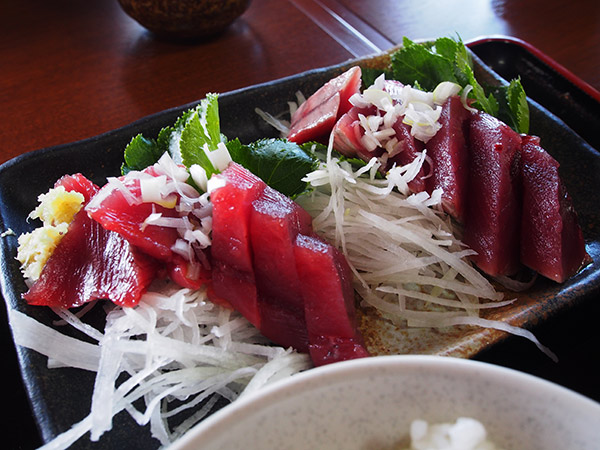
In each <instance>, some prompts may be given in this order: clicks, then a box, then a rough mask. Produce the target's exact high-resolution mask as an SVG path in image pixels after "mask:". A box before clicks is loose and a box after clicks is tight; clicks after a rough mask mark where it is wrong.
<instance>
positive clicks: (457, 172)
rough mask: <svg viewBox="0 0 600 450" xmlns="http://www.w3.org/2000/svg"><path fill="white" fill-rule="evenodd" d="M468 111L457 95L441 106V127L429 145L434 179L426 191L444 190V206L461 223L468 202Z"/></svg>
mask: <svg viewBox="0 0 600 450" xmlns="http://www.w3.org/2000/svg"><path fill="white" fill-rule="evenodd" d="M471 114H472V113H471V112H470V111H469V110H467V109H466V108H465V107H464V106H463V104H462V101H461V99H460V97H458V96H452V97H450V98H448V100H446V102H445V103H444V105H443V106H442V113H441V116H440V118H439V123H440V124H441V126H442V127H441V128H440V129H439V130H438V132H437V133H436V134H435V135H434V136H433V137H432V138H431V139H430V140H429V142H427V154H428V155H429V157H430V161H431V166H432V167H431V177H429V178H428V179H427V191H428V192H429V193H431V192H432V191H433V190H434V189H438V188H440V189H442V191H443V194H442V207H443V208H444V211H446V212H447V213H448V214H450V215H451V216H452V217H454V219H456V220H457V221H458V222H459V223H463V222H464V216H465V209H466V200H467V174H468V170H469V149H468V147H467V142H468V140H467V139H468V133H469V119H470V117H471Z"/></svg>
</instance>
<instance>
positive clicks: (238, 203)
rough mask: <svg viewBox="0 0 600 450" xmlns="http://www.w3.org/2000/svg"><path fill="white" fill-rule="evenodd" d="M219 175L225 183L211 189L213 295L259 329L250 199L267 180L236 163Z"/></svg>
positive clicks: (254, 198)
mask: <svg viewBox="0 0 600 450" xmlns="http://www.w3.org/2000/svg"><path fill="white" fill-rule="evenodd" d="M221 176H222V177H224V178H225V180H226V184H225V186H223V187H220V188H218V189H216V190H215V191H213V192H212V193H211V202H212V204H213V216H212V217H213V223H212V245H211V258H212V282H213V289H214V293H215V295H216V296H218V297H221V298H223V299H226V300H227V301H228V302H229V303H231V305H232V306H233V308H235V309H236V310H237V311H239V312H240V313H242V315H244V317H246V318H247V319H248V320H249V321H250V322H251V323H252V324H254V325H255V326H256V327H257V328H259V329H260V312H259V309H258V294H257V290H256V281H255V276H254V265H253V260H252V259H253V256H252V247H251V242H250V213H251V211H252V202H253V201H254V200H256V199H257V198H258V196H259V195H260V194H261V193H262V191H263V190H264V189H265V187H266V184H265V183H264V182H263V181H262V180H261V179H260V178H258V177H257V176H255V175H254V174H252V173H251V172H249V171H248V170H246V169H245V168H243V167H242V166H240V165H239V164H236V163H231V164H230V165H229V166H228V167H227V169H225V170H224V171H223V172H222V173H221Z"/></svg>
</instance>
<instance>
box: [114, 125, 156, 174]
mask: <svg viewBox="0 0 600 450" xmlns="http://www.w3.org/2000/svg"><path fill="white" fill-rule="evenodd" d="M162 154H163V152H162V150H161V148H160V145H159V144H158V143H157V142H156V141H155V140H154V139H147V138H146V137H144V136H143V135H142V134H138V135H137V136H135V137H133V139H131V141H130V142H129V144H127V147H125V152H124V155H123V158H124V163H123V165H122V166H121V173H123V174H125V173H127V172H130V171H132V170H143V169H145V168H146V167H148V166H150V165H152V164H154V163H155V162H156V161H158V159H159V158H160V157H161V155H162Z"/></svg>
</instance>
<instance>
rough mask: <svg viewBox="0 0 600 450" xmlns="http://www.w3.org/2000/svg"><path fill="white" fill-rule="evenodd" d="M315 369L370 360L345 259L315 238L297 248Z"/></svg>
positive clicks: (298, 243) (299, 240)
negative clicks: (338, 362)
mask: <svg viewBox="0 0 600 450" xmlns="http://www.w3.org/2000/svg"><path fill="white" fill-rule="evenodd" d="M294 252H295V256H296V267H297V269H298V274H299V276H300V280H301V281H302V292H303V298H304V311H305V317H306V326H307V329H308V336H309V343H310V345H309V347H310V354H311V358H312V360H313V362H314V363H315V365H323V364H327V363H332V362H336V361H343V360H347V359H353V358H358V357H363V356H368V351H367V350H366V348H365V346H364V345H363V342H362V337H361V334H360V331H359V329H358V326H357V323H356V316H355V306H354V289H353V287H352V273H351V270H350V267H349V266H348V263H347V262H346V259H345V258H344V256H343V255H342V254H341V253H340V252H339V251H338V250H337V249H336V248H335V247H333V246H331V245H330V244H328V243H326V242H324V241H323V240H322V239H320V238H318V237H315V236H304V235H298V237H297V238H296V245H295V247H294Z"/></svg>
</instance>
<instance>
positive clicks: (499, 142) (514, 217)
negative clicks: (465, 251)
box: [463, 112, 521, 276]
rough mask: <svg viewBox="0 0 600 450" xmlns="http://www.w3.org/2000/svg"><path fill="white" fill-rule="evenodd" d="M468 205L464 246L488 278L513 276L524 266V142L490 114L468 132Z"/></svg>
mask: <svg viewBox="0 0 600 450" xmlns="http://www.w3.org/2000/svg"><path fill="white" fill-rule="evenodd" d="M469 133H470V136H469V153H470V157H469V181H468V205H467V214H466V218H465V229H464V239H463V240H464V242H465V244H467V245H468V246H469V247H470V248H471V249H473V250H475V251H476V252H477V255H475V256H472V257H471V258H472V259H473V261H474V262H475V264H477V266H478V267H479V268H480V269H481V270H483V271H484V272H485V273H487V274H489V275H492V276H497V275H513V274H515V273H516V272H517V271H518V269H519V267H520V262H519V261H520V256H519V246H520V224H521V188H520V168H519V157H520V149H521V137H520V136H519V135H518V134H517V133H516V132H515V131H513V130H512V129H511V128H510V127H508V125H506V124H504V123H502V122H500V121H499V120H498V119H496V118H494V117H492V116H490V115H489V114H486V113H483V112H479V113H477V114H475V115H474V116H473V118H472V119H471V121H470V128H469Z"/></svg>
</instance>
